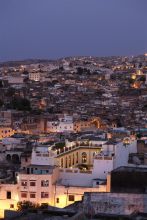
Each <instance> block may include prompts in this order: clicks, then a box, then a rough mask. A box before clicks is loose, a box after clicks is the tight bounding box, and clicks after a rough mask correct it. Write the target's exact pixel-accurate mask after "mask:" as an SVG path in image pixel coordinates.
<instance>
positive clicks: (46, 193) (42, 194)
mask: <svg viewBox="0 0 147 220" xmlns="http://www.w3.org/2000/svg"><path fill="white" fill-rule="evenodd" d="M48 197H49V193H48V192H41V198H42V199H43V198H44V199H45V198H48Z"/></svg>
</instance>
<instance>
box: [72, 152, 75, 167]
mask: <svg viewBox="0 0 147 220" xmlns="http://www.w3.org/2000/svg"><path fill="white" fill-rule="evenodd" d="M74 164H75V156H74V154H73V157H72V165H74Z"/></svg>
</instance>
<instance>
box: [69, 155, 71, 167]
mask: <svg viewBox="0 0 147 220" xmlns="http://www.w3.org/2000/svg"><path fill="white" fill-rule="evenodd" d="M69 167H71V156H69Z"/></svg>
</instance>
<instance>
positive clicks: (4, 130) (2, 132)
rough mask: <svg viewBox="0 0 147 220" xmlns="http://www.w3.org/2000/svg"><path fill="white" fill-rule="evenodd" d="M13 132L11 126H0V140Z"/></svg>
mask: <svg viewBox="0 0 147 220" xmlns="http://www.w3.org/2000/svg"><path fill="white" fill-rule="evenodd" d="M14 133H15V131H14V130H13V129H12V128H11V127H3V126H2V127H0V140H1V139H3V138H5V137H10V136H12V135H13V134H14Z"/></svg>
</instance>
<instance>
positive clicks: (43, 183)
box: [41, 180, 49, 187]
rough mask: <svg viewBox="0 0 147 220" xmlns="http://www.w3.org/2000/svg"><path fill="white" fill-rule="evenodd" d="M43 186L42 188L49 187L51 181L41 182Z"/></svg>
mask: <svg viewBox="0 0 147 220" xmlns="http://www.w3.org/2000/svg"><path fill="white" fill-rule="evenodd" d="M41 186H42V187H47V186H49V181H48V180H41Z"/></svg>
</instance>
